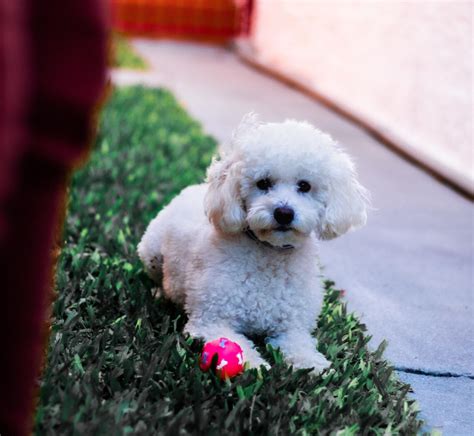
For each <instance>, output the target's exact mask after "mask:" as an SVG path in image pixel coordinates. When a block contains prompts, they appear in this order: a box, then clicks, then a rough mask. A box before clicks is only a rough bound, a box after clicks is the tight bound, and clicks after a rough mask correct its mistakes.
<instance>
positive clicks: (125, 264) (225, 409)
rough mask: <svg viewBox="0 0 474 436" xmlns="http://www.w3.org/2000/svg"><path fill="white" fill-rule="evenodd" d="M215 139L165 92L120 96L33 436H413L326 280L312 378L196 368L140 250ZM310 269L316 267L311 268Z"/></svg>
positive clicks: (80, 190)
mask: <svg viewBox="0 0 474 436" xmlns="http://www.w3.org/2000/svg"><path fill="white" fill-rule="evenodd" d="M215 145H216V144H215V141H214V140H213V139H212V138H211V137H209V136H207V135H205V134H204V133H203V132H202V130H201V128H200V126H199V125H198V124H197V123H196V122H195V121H193V120H192V119H191V118H190V117H189V116H188V115H187V114H186V112H185V111H184V110H183V109H182V108H180V107H179V106H178V104H177V103H176V101H175V100H174V98H173V96H172V95H171V94H170V93H169V92H167V91H164V90H150V89H145V88H141V87H131V88H123V89H118V90H116V91H115V92H114V93H113V95H112V97H111V99H110V101H109V102H108V104H107V106H106V107H105V109H104V110H103V114H102V119H101V125H100V132H99V135H98V138H97V143H96V148H95V151H94V153H93V155H92V158H91V160H90V162H89V164H88V165H87V166H86V167H85V168H84V169H83V170H82V171H80V172H78V173H77V174H76V175H75V177H74V179H73V181H72V186H71V190H70V203H69V212H68V216H67V221H66V227H65V234H64V241H65V244H64V249H63V251H62V255H61V257H60V261H59V265H58V269H57V280H56V288H57V299H56V302H55V304H54V311H53V323H52V332H51V337H50V345H49V350H48V359H47V365H46V368H45V372H44V375H43V378H42V380H41V393H40V400H39V407H38V410H37V415H36V433H37V434H39V435H43V434H49V435H57V434H77V435H121V434H143V435H145V434H169V435H177V434H205V435H221V434H282V435H286V434H315V433H318V434H335V433H336V432H337V431H341V432H340V433H338V434H341V435H354V434H380V435H381V434H398V433H403V434H415V433H416V432H417V431H418V429H419V428H420V426H421V422H420V421H419V420H418V418H417V409H416V405H415V404H414V403H413V401H412V400H410V399H408V398H407V392H408V391H409V386H408V385H406V384H403V383H401V382H400V381H398V380H397V378H396V377H395V375H394V374H393V369H392V368H391V366H390V365H389V364H388V363H387V362H386V361H385V360H384V359H383V357H382V351H383V347H379V349H378V350H377V351H376V352H371V351H368V349H367V342H368V341H369V337H368V336H366V334H365V327H364V326H363V325H362V324H361V323H360V322H359V321H358V320H357V318H356V317H355V316H354V315H353V314H348V313H347V312H346V308H345V305H344V303H343V302H342V301H341V299H340V292H339V291H337V290H335V288H334V286H333V283H330V282H326V295H325V300H324V307H323V310H322V314H321V316H320V319H319V330H318V333H317V336H318V338H319V344H320V347H319V348H320V350H321V351H322V352H323V353H324V354H325V355H326V356H327V357H328V358H329V359H330V360H331V361H332V362H333V365H332V367H331V368H330V369H329V370H327V371H325V372H324V373H323V374H322V375H320V376H318V377H314V376H311V375H310V374H309V373H308V371H307V370H298V371H293V370H292V369H291V368H288V367H287V366H286V365H285V364H284V363H283V362H282V358H281V355H280V354H279V353H278V352H277V351H275V350H271V349H267V350H263V351H264V353H265V354H266V357H267V359H268V360H269V361H270V362H271V363H272V368H271V369H270V370H269V371H266V370H264V369H263V370H262V371H261V372H260V373H259V372H258V371H257V370H250V371H246V372H245V373H244V374H243V375H241V376H238V377H237V378H235V379H233V380H232V381H227V382H222V381H220V380H219V379H217V378H216V377H215V376H214V374H212V373H202V372H201V371H200V370H199V368H198V354H199V351H200V349H201V347H202V343H201V342H199V341H197V340H192V339H190V338H187V337H185V336H183V334H182V327H183V325H184V323H185V320H186V316H185V314H184V313H183V312H182V311H181V310H180V309H179V308H177V307H175V306H173V305H172V304H170V303H168V302H166V301H164V300H161V299H160V300H155V299H154V297H153V296H152V291H151V290H152V288H153V286H154V285H153V283H152V282H151V281H150V280H149V279H148V278H147V277H146V275H145V273H144V271H143V268H142V266H141V264H140V262H139V260H138V258H137V256H136V254H135V247H136V244H137V242H138V241H139V239H140V237H141V235H142V232H143V231H144V230H145V227H146V225H147V224H148V222H149V220H150V219H151V218H152V217H154V215H155V214H156V213H157V211H158V210H159V209H160V208H161V207H162V206H163V205H164V204H166V203H167V202H169V201H170V199H171V198H172V197H173V196H174V195H176V194H177V193H178V192H179V191H180V190H181V189H182V188H183V187H185V186H187V185H189V184H192V183H196V182H200V181H202V179H203V177H204V174H205V168H206V166H207V165H208V164H209V162H210V159H211V155H212V153H213V151H214V149H215ZM315 261H316V259H315Z"/></svg>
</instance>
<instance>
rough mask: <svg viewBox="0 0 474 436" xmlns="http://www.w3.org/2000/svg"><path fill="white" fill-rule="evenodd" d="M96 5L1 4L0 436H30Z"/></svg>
mask: <svg viewBox="0 0 474 436" xmlns="http://www.w3.org/2000/svg"><path fill="white" fill-rule="evenodd" d="M106 49H107V34H106V9H105V3H102V2H101V1H100V0H67V1H64V0H50V1H45V0H14V1H12V0H0V280H1V282H0V298H1V300H0V301H1V304H0V349H1V357H0V434H1V435H2V436H10V435H13V436H16V435H26V434H29V433H31V428H32V422H33V421H32V414H33V411H34V404H35V394H37V389H38V384H37V380H38V377H39V376H40V367H41V363H42V359H43V354H44V352H45V346H46V340H47V324H46V320H47V314H48V313H47V312H48V306H49V302H50V301H51V293H50V292H51V284H52V272H53V260H54V258H53V247H54V246H55V243H56V242H59V240H58V235H59V233H58V232H59V231H60V226H61V216H62V215H63V213H64V202H65V193H66V186H67V182H68V180H69V173H70V171H71V169H72V168H73V167H74V166H77V165H78V164H79V163H80V161H81V160H84V159H85V158H86V157H87V152H88V147H87V143H88V142H89V140H90V134H91V124H92V123H91V121H92V114H93V111H94V108H95V107H96V105H97V104H98V101H99V99H100V97H101V96H102V95H103V92H104V86H105V72H106Z"/></svg>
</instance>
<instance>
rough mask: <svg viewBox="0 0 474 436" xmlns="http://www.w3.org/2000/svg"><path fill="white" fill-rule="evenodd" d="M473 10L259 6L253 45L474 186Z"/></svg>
mask: <svg viewBox="0 0 474 436" xmlns="http://www.w3.org/2000/svg"><path fill="white" fill-rule="evenodd" d="M472 4H473V3H472V2H456V1H454V0H453V1H449V0H448V1H430V2H426V1H417V0H413V1H378V2H376V1H335V0H333V1H320V0H306V1H305V0H256V5H255V6H256V10H255V12H256V16H255V22H254V34H253V36H252V44H253V46H254V48H255V49H256V55H257V56H258V57H259V59H260V60H261V61H262V62H263V63H265V64H266V65H271V66H272V67H274V68H276V69H278V70H280V71H282V72H284V73H287V74H290V75H291V76H292V77H297V78H298V79H300V81H301V82H303V83H304V84H305V85H309V86H310V87H312V88H313V89H315V90H316V91H318V92H320V93H322V94H323V95H325V96H327V97H329V98H330V99H333V100H334V101H335V102H336V103H340V104H341V105H342V106H344V107H346V108H348V109H349V110H350V111H353V112H354V113H355V114H356V115H357V116H360V117H361V118H363V119H365V120H368V121H369V122H371V123H373V124H375V125H376V126H377V127H379V128H380V129H381V130H384V131H386V132H389V133H391V134H393V136H394V137H396V138H398V139H399V140H400V143H404V147H405V148H406V149H407V150H408V151H410V152H411V153H414V154H417V155H418V157H420V156H421V157H422V158H423V159H424V160H425V161H426V162H428V163H429V164H430V165H431V166H434V167H436V166H438V167H440V168H441V169H442V171H446V172H448V173H450V174H451V176H452V177H453V178H456V177H457V178H460V179H461V180H462V181H463V182H464V183H466V181H467V182H468V183H470V182H472V180H473V144H472V139H473V133H472V127H473V126H472V110H473V107H472V101H473V94H472V93H473V89H472V62H473V58H472V50H473V45H472V37H473V29H472V27H473V24H472V9H473V7H472Z"/></svg>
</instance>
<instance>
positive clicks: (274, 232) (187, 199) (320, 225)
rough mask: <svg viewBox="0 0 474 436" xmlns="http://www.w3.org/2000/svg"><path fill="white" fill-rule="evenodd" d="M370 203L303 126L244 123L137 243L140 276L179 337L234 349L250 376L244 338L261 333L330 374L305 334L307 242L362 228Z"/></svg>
mask: <svg viewBox="0 0 474 436" xmlns="http://www.w3.org/2000/svg"><path fill="white" fill-rule="evenodd" d="M367 206H368V194H367V191H366V190H365V188H363V187H362V186H361V185H360V184H359V182H358V181H357V179H356V172H355V169H354V164H353V163H352V161H351V159H350V158H349V156H348V155H347V154H346V153H344V152H343V151H342V150H341V149H340V148H339V147H338V145H337V144H336V143H335V141H334V140H333V139H332V138H331V137H330V136H328V135H327V134H324V133H322V132H321V131H319V130H317V129H315V128H314V127H312V126H311V125H310V124H308V123H306V122H297V121H294V120H287V121H285V122H283V123H267V124H263V123H260V122H258V120H257V119H256V117H255V116H254V115H253V114H250V115H247V116H246V117H244V119H243V120H242V122H241V124H240V125H239V127H238V128H237V130H236V131H235V132H234V135H233V137H232V140H231V142H230V144H228V145H227V147H224V148H223V149H222V150H220V159H214V161H213V162H212V164H211V166H210V167H209V169H208V173H207V183H205V184H201V185H195V186H190V187H188V188H186V189H184V190H183V191H182V192H181V193H180V194H179V195H178V196H177V197H176V198H175V199H174V200H173V201H172V202H171V203H170V204H169V205H168V206H167V207H165V208H164V209H163V210H162V211H161V212H160V213H159V214H158V216H157V217H156V218H155V219H154V220H153V221H152V222H151V223H150V224H149V226H148V229H147V230H146V232H145V234H144V235H143V238H142V240H141V242H140V244H139V246H138V254H139V256H140V258H141V260H142V261H143V263H144V265H145V268H146V271H147V272H148V274H149V275H150V276H151V277H152V278H153V279H154V280H155V281H156V282H158V283H160V282H161V279H162V278H163V290H164V293H165V295H166V296H167V297H168V298H170V299H171V300H172V301H174V302H175V303H178V304H180V305H183V306H184V308H185V310H186V313H187V314H188V316H189V320H188V323H187V325H186V327H185V330H186V331H187V332H189V333H190V334H191V335H192V336H194V337H200V338H203V339H204V340H206V341H209V340H214V339H217V338H219V337H221V336H224V337H227V338H229V339H230V340H232V341H236V342H238V343H239V344H240V346H241V347H242V349H243V354H244V359H245V361H246V362H248V364H249V365H250V366H251V367H258V366H260V365H265V366H268V364H267V363H266V362H265V361H264V359H263V358H262V357H261V356H260V354H259V353H258V351H257V350H256V349H255V347H254V344H253V343H252V341H251V340H250V339H249V338H248V336H252V335H262V334H263V335H265V337H266V341H267V342H268V343H270V344H271V345H272V346H274V347H275V348H280V350H281V352H282V353H283V355H284V357H285V359H286V360H287V362H288V363H290V364H292V365H293V366H294V367H295V368H314V371H315V372H320V371H322V370H323V369H324V368H326V367H327V366H328V365H329V362H328V361H327V360H326V358H325V357H324V356H323V355H322V354H321V353H319V352H318V351H317V349H316V346H317V343H316V339H315V338H314V337H313V336H312V332H313V331H314V329H315V327H316V320H317V317H318V314H319V311H320V308H321V303H322V299H323V289H322V284H321V279H320V274H319V270H318V261H317V256H318V250H317V240H318V239H320V240H325V239H332V238H335V237H337V236H340V235H342V234H344V233H346V232H347V231H348V230H350V229H352V228H355V227H359V226H362V225H363V224H365V222H366V219H367V214H366V209H367Z"/></svg>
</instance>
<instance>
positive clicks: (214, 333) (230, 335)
mask: <svg viewBox="0 0 474 436" xmlns="http://www.w3.org/2000/svg"><path fill="white" fill-rule="evenodd" d="M184 331H185V332H186V333H189V334H190V335H191V336H193V337H196V338H202V339H204V340H205V341H206V342H208V341H213V340H215V339H219V338H221V337H223V338H227V339H229V340H231V341H233V342H237V343H238V344H239V345H240V347H241V348H242V351H243V356H244V362H245V364H248V366H249V367H250V368H259V367H260V366H261V365H263V366H265V368H269V367H270V365H269V364H268V363H267V362H266V361H265V360H264V359H263V358H262V356H260V353H259V352H258V351H257V350H256V349H255V346H254V344H253V343H252V341H250V340H249V339H248V338H247V337H246V336H244V335H242V334H240V333H237V332H236V331H235V330H233V329H232V328H230V327H229V326H228V325H226V324H225V323H216V324H213V325H212V326H210V325H206V324H204V323H202V321H197V322H196V321H191V320H189V321H188V323H187V324H186V326H185V328H184Z"/></svg>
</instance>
